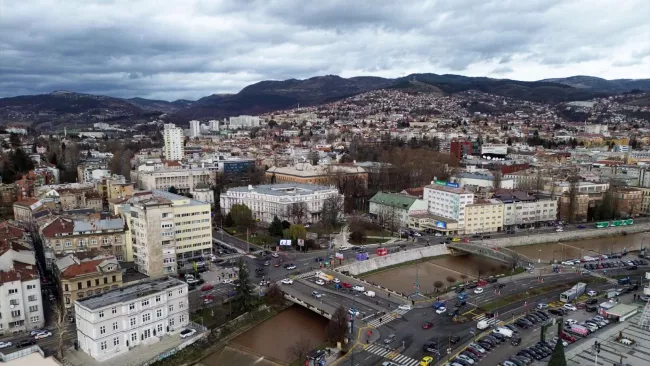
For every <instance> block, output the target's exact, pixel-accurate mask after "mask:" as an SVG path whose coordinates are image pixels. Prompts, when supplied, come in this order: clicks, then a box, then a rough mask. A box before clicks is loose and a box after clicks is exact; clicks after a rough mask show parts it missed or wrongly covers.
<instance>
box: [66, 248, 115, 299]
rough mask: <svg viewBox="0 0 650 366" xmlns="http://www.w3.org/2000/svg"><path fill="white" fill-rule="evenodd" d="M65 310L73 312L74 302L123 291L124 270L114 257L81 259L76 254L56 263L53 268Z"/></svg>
mask: <svg viewBox="0 0 650 366" xmlns="http://www.w3.org/2000/svg"><path fill="white" fill-rule="evenodd" d="M54 274H55V275H56V277H57V281H58V286H59V294H61V299H62V301H63V306H64V307H65V308H66V309H68V310H69V311H70V310H74V302H75V301H77V300H79V299H83V298H84V297H89V296H93V295H97V294H100V293H102V292H108V291H110V290H114V289H116V288H119V287H122V268H121V267H120V263H119V262H118V261H117V259H116V258H115V257H114V256H105V255H99V256H95V257H91V258H85V259H79V257H78V256H76V255H74V254H68V255H66V256H65V257H61V258H59V259H57V261H56V263H55V265H54Z"/></svg>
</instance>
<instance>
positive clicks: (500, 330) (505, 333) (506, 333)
mask: <svg viewBox="0 0 650 366" xmlns="http://www.w3.org/2000/svg"><path fill="white" fill-rule="evenodd" d="M492 332H494V333H499V334H501V335H502V336H504V337H507V338H512V335H513V334H514V333H513V331H511V330H510V329H508V328H504V327H499V328H497V329H495V330H493V331H492Z"/></svg>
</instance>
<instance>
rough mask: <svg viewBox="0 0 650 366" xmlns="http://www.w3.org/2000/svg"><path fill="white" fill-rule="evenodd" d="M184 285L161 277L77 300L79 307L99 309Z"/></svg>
mask: <svg viewBox="0 0 650 366" xmlns="http://www.w3.org/2000/svg"><path fill="white" fill-rule="evenodd" d="M181 285H186V284H185V282H183V281H181V280H179V279H177V278H174V277H163V278H158V279H155V280H151V281H146V282H141V283H138V284H135V285H131V286H125V287H121V288H117V289H115V290H111V291H108V292H104V293H101V294H99V295H94V296H91V297H86V298H84V299H82V300H77V301H76V302H78V303H79V305H81V306H83V307H86V308H88V309H91V310H95V309H100V308H103V307H106V306H110V305H113V304H120V303H124V302H130V301H133V300H136V299H139V298H141V297H147V296H150V295H152V294H155V293H158V292H162V291H165V290H166V289H169V288H173V287H177V286H181Z"/></svg>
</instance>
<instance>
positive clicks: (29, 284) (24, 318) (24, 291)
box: [0, 240, 45, 335]
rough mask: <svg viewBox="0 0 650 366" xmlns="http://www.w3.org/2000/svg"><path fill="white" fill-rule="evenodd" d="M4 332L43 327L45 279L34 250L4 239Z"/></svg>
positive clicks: (0, 261) (0, 313)
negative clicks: (42, 292)
mask: <svg viewBox="0 0 650 366" xmlns="http://www.w3.org/2000/svg"><path fill="white" fill-rule="evenodd" d="M0 252H1V253H2V255H0V294H2V296H0V335H4V334H16V333H20V332H24V331H29V330H32V329H39V328H42V327H43V325H44V324H45V317H44V315H43V299H42V296H41V281H40V276H39V274H38V270H37V269H36V259H35V258H36V257H35V254H34V252H33V251H31V250H30V249H29V248H26V247H24V246H22V245H20V244H16V243H12V242H11V241H7V240H2V241H0Z"/></svg>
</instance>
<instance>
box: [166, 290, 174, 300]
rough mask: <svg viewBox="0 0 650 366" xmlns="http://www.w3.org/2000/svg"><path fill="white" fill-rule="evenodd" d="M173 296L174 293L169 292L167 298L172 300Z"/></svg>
mask: <svg viewBox="0 0 650 366" xmlns="http://www.w3.org/2000/svg"><path fill="white" fill-rule="evenodd" d="M172 294H173V292H172V291H169V292H168V293H167V298H168V299H170V298H171V297H172Z"/></svg>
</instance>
